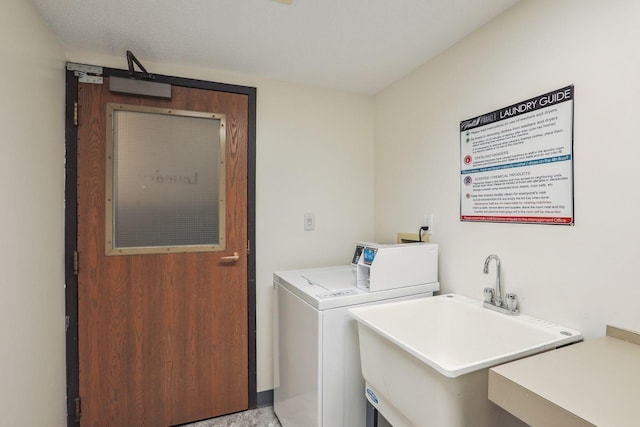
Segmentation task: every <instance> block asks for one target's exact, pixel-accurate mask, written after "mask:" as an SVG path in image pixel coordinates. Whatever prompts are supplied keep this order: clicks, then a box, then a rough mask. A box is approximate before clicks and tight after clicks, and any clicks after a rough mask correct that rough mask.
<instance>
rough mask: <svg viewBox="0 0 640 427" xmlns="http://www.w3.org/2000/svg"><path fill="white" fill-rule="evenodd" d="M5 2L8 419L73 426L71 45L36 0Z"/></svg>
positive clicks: (3, 383)
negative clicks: (67, 131) (68, 254)
mask: <svg viewBox="0 0 640 427" xmlns="http://www.w3.org/2000/svg"><path fill="white" fill-rule="evenodd" d="M1 9H2V10H1V12H0V40H2V41H1V42H0V56H1V57H2V66H1V67H0V144H1V147H2V155H0V196H1V197H2V209H1V210H0V227H1V228H0V236H1V237H0V239H1V241H2V244H1V245H0V426H3V427H4V426H7V427H9V426H64V425H65V424H66V417H65V413H66V410H65V394H66V393H65V358H64V356H65V352H64V343H65V341H64V340H65V338H64V271H63V247H64V245H63V200H64V199H63V187H64V51H63V50H62V47H61V45H60V44H59V43H58V42H57V40H56V37H55V35H53V33H52V32H51V31H50V30H49V29H48V27H47V26H46V25H45V23H44V21H43V20H42V19H41V18H40V17H39V16H38V15H37V13H36V12H35V10H34V8H33V7H32V6H31V3H30V2H27V1H24V0H4V1H3V2H2V6H1Z"/></svg>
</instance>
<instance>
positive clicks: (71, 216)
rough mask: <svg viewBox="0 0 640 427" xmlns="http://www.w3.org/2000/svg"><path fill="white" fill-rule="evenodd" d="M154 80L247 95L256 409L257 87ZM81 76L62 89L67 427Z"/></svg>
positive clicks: (74, 389)
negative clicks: (63, 92) (63, 109)
mask: <svg viewBox="0 0 640 427" xmlns="http://www.w3.org/2000/svg"><path fill="white" fill-rule="evenodd" d="M88 67H90V68H101V71H102V73H101V74H99V75H98V74H95V73H92V74H91V77H110V76H115V77H125V78H128V77H129V71H128V70H121V69H116V68H107V67H99V66H98V67H96V66H88ZM154 77H155V80H154V81H156V82H158V83H168V84H171V85H174V86H184V87H188V88H194V89H205V90H214V91H217V92H226V93H234V94H240V95H247V100H248V113H249V114H248V129H247V132H248V133H247V137H248V138H247V144H248V145H247V239H248V241H249V247H248V253H247V306H248V312H247V320H248V322H247V323H248V340H249V342H248V350H249V360H248V361H247V369H248V374H249V375H248V377H249V384H248V391H249V396H248V401H249V409H254V408H256V407H257V406H258V392H257V354H256V249H255V248H256V244H255V242H256V228H255V224H256V96H257V89H256V88H255V87H249V86H240V85H233V84H227V83H218V82H211V81H206V80H196V79H189V78H183V77H174V76H166V75H157V74H156V75H154ZM78 83H79V77H78V75H77V73H76V72H75V71H72V70H69V67H68V66H67V71H66V90H65V102H66V107H65V150H66V154H65V157H66V163H65V219H64V221H65V231H64V240H65V249H64V253H65V255H64V257H65V261H64V262H65V269H64V270H65V284H66V286H65V316H66V332H65V336H66V353H67V354H66V365H67V426H68V427H77V426H78V425H80V421H79V420H78V419H77V418H76V414H78V413H81V410H82V409H81V402H80V401H79V397H80V396H79V394H80V362H79V351H78V276H77V275H76V273H75V270H76V268H75V265H76V257H75V256H74V254H75V253H76V251H77V249H78V208H77V184H78V179H77V172H78V157H77V155H78V149H77V143H78V128H77V126H76V124H75V122H76V120H77V110H76V103H77V101H78Z"/></svg>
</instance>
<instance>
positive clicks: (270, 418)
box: [183, 406, 281, 427]
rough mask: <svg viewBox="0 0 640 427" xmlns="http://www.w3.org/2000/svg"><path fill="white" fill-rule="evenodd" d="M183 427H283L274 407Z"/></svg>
mask: <svg viewBox="0 0 640 427" xmlns="http://www.w3.org/2000/svg"><path fill="white" fill-rule="evenodd" d="M183 427H281V426H280V423H279V422H278V418H276V415H275V414H274V413H273V407H272V406H268V407H264V408H258V409H252V410H250V411H244V412H238V413H237V414H232V415H226V416H224V417H218V418H212V419H210V420H205V421H199V422H197V423H193V424H186V425H184V426H183Z"/></svg>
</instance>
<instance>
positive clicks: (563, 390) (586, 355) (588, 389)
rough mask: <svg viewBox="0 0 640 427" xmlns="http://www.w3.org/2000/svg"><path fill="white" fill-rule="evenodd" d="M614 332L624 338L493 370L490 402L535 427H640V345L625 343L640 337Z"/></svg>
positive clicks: (606, 339)
mask: <svg viewBox="0 0 640 427" xmlns="http://www.w3.org/2000/svg"><path fill="white" fill-rule="evenodd" d="M610 329H611V330H613V331H612V332H611V333H610V332H609V330H608V335H614V336H616V337H618V338H614V337H613V336H605V337H600V338H596V339H592V340H588V341H584V342H581V343H578V344H574V345H570V346H568V347H564V348H561V349H558V350H553V351H549V352H547V353H543V354H539V355H536V356H532V357H529V358H526V359H521V360H518V361H515V362H511V363H507V364H504V365H501V366H496V367H494V368H492V369H491V370H490V371H489V399H490V400H492V401H493V402H494V403H497V404H498V405H500V406H501V407H503V408H504V409H506V410H507V411H509V412H511V413H512V414H514V415H516V416H517V417H519V418H520V419H522V420H523V421H525V422H526V423H528V424H530V425H531V426H533V427H535V426H541V427H542V426H545V427H546V426H563V427H569V426H600V427H609V426H610V427H623V426H629V427H631V426H633V427H637V426H639V425H640V345H637V344H634V343H632V342H629V341H626V340H625V339H631V340H632V341H634V340H638V339H640V337H638V335H637V334H633V333H629V332H627V331H622V330H619V329H616V328H610ZM634 337H635V338H634ZM621 338H623V339H621ZM635 342H637V343H638V342H640V341H635Z"/></svg>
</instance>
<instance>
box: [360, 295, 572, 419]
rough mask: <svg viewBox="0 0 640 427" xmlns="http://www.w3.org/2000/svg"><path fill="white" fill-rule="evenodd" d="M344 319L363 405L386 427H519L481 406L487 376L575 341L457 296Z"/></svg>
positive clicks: (543, 324) (547, 325)
mask: <svg viewBox="0 0 640 427" xmlns="http://www.w3.org/2000/svg"><path fill="white" fill-rule="evenodd" d="M349 311H350V313H351V315H352V316H353V317H355V318H356V319H357V321H358V333H359V340H360V358H361V362H362V373H363V376H364V379H365V381H366V387H367V389H366V395H367V398H368V399H369V401H370V402H371V403H372V404H373V405H374V406H375V407H376V408H377V409H378V410H379V411H380V412H381V413H382V414H383V415H384V416H385V418H387V419H388V420H389V421H390V422H391V423H392V425H393V426H394V427H422V426H425V427H426V426H437V427H441V426H447V427H463V426H472V427H482V426H487V427H498V426H518V425H523V424H520V423H519V421H518V420H517V419H516V418H514V417H512V416H511V415H509V414H508V413H506V412H505V411H503V410H502V409H500V408H499V407H498V406H496V405H494V404H493V403H491V402H490V401H489V400H488V398H487V371H488V368H490V367H492V366H496V365H499V364H502V363H505V362H508V361H512V360H516V359H519V358H522V357H526V356H529V355H532V354H536V353H540V352H543V351H547V350H550V349H554V348H557V347H560V346H563V345H566V344H570V343H573V342H577V341H581V340H582V334H581V333H580V332H578V331H576V330H573V329H569V328H565V327H563V326H560V325H557V324H554V323H551V322H548V321H545V320H541V319H537V318H534V317H531V316H527V315H525V314H520V315H518V316H510V315H506V314H502V313H498V312H495V311H491V310H488V309H486V308H483V307H482V301H479V300H474V299H470V298H467V297H464V296H461V295H451V294H450V295H441V296H437V297H430V298H421V299H417V300H411V301H403V302H397V303H387V304H379V305H374V306H369V307H362V308H354V309H351V310H349Z"/></svg>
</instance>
